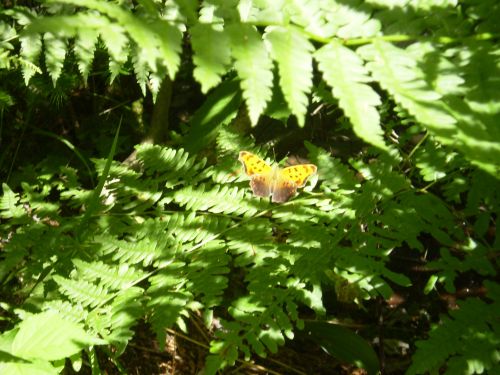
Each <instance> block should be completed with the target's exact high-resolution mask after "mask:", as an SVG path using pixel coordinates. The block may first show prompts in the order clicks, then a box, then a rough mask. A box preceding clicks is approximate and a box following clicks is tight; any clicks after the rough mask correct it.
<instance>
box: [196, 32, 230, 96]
mask: <svg viewBox="0 0 500 375" xmlns="http://www.w3.org/2000/svg"><path fill="white" fill-rule="evenodd" d="M191 43H192V46H193V51H194V56H193V61H194V64H195V65H196V68H195V69H194V72H193V75H194V78H196V80H197V81H198V82H200V84H201V91H202V92H203V93H206V92H207V91H208V90H210V89H211V88H212V87H214V86H216V85H217V84H218V83H219V82H220V80H221V76H222V75H223V74H224V73H225V72H226V66H227V65H228V64H229V62H230V61H231V53H230V48H229V47H230V45H229V38H228V36H227V34H226V33H225V32H224V30H219V29H216V28H215V27H214V26H212V25H206V24H201V23H199V24H197V25H195V26H194V27H193V28H192V29H191Z"/></svg>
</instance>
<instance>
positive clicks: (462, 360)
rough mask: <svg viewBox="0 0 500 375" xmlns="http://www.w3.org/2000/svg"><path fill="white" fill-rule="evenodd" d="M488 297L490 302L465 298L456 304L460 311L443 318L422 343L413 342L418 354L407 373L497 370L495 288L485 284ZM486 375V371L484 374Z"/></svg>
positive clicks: (497, 294)
mask: <svg viewBox="0 0 500 375" xmlns="http://www.w3.org/2000/svg"><path fill="white" fill-rule="evenodd" d="M487 286H488V288H489V292H488V296H489V298H491V300H492V301H493V303H491V304H487V303H485V302H483V301H480V300H478V299H468V300H467V301H464V302H462V303H459V305H460V309H458V310H455V311H452V312H451V313H450V315H451V316H450V317H443V319H442V322H441V324H440V325H438V326H436V327H434V329H433V330H432V331H431V332H430V337H429V339H428V340H426V341H419V342H417V347H418V351H417V353H416V354H415V355H414V356H413V363H412V365H411V366H410V368H409V369H408V372H407V373H408V374H420V373H423V372H427V371H436V370H439V369H440V368H441V367H443V368H444V369H445V370H446V372H445V373H449V374H453V373H456V372H457V371H458V372H464V373H466V374H482V373H484V371H485V370H487V371H488V370H493V371H494V369H498V368H499V366H500V364H499V362H500V361H499V353H498V345H499V344H500V341H499V339H498V337H499V329H500V327H499V325H498V319H496V316H497V312H498V308H499V307H500V306H498V301H499V296H500V295H499V289H498V285H496V284H493V283H487ZM488 372H490V371H488Z"/></svg>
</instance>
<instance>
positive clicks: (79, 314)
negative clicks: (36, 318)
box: [43, 299, 88, 322]
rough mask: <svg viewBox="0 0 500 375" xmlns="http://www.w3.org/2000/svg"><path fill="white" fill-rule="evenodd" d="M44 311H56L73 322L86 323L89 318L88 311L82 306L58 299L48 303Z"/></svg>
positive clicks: (45, 304)
mask: <svg viewBox="0 0 500 375" xmlns="http://www.w3.org/2000/svg"><path fill="white" fill-rule="evenodd" d="M43 311H56V312H57V313H58V314H60V315H61V316H62V317H63V318H64V319H66V320H69V321H71V322H84V321H85V320H86V319H87V316H88V311H87V310H86V309H85V308H84V307H83V306H82V305H81V304H79V303H71V302H69V301H62V300H58V299H55V300H50V301H46V302H45V303H44V304H43Z"/></svg>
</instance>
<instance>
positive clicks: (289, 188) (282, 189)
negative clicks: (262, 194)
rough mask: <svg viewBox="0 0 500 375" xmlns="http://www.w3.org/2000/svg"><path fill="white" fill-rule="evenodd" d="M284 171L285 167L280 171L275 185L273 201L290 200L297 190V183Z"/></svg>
mask: <svg viewBox="0 0 500 375" xmlns="http://www.w3.org/2000/svg"><path fill="white" fill-rule="evenodd" d="M283 171H284V170H283V169H281V170H279V171H278V173H277V174H276V176H277V177H276V179H275V182H274V186H273V192H272V193H273V197H272V201H273V202H276V203H283V202H286V201H288V200H289V199H290V198H291V197H293V196H294V195H295V193H296V192H297V184H296V183H295V182H294V181H292V180H291V179H290V178H288V176H286V175H285V174H283Z"/></svg>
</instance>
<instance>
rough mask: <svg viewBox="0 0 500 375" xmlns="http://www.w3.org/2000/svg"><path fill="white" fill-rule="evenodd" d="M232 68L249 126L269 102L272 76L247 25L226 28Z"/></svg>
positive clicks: (262, 46)
mask: <svg viewBox="0 0 500 375" xmlns="http://www.w3.org/2000/svg"><path fill="white" fill-rule="evenodd" d="M227 30H228V32H229V33H230V35H231V48H232V56H233V58H234V59H235V62H234V67H235V68H236V71H237V72H238V76H239V77H240V78H241V88H242V90H243V97H244V98H245V100H246V103H247V106H248V115H249V117H250V120H251V122H252V124H256V123H257V120H258V119H259V116H260V115H261V114H262V112H263V111H264V109H265V107H266V103H267V102H268V101H269V100H270V99H271V87H272V83H273V73H272V71H271V67H272V61H271V58H270V56H269V53H268V51H267V48H266V46H265V44H264V42H263V41H262V38H261V35H260V34H259V33H258V32H257V30H256V29H255V28H254V27H252V26H249V25H238V24H235V25H229V26H227Z"/></svg>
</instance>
